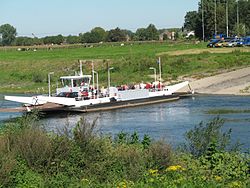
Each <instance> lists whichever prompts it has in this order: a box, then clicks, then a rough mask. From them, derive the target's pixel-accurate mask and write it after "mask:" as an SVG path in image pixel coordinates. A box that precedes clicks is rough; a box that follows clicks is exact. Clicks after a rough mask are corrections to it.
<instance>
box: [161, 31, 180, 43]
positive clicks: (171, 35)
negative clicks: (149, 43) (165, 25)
mask: <svg viewBox="0 0 250 188" xmlns="http://www.w3.org/2000/svg"><path fill="white" fill-rule="evenodd" d="M175 34H176V33H175V32H174V31H172V32H170V31H168V30H165V31H164V32H163V33H161V34H160V35H159V40H160V41H163V40H166V39H168V40H175Z"/></svg>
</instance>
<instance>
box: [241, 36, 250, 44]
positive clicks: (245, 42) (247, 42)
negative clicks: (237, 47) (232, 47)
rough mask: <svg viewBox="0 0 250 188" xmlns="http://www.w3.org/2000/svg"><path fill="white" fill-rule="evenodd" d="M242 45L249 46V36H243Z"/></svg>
mask: <svg viewBox="0 0 250 188" xmlns="http://www.w3.org/2000/svg"><path fill="white" fill-rule="evenodd" d="M243 45H244V46H250V37H246V38H244V42H243Z"/></svg>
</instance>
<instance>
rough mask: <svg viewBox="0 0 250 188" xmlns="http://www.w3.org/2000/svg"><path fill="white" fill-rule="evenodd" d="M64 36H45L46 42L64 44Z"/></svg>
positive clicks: (44, 41) (44, 40)
mask: <svg viewBox="0 0 250 188" xmlns="http://www.w3.org/2000/svg"><path fill="white" fill-rule="evenodd" d="M63 41H64V37H63V36H62V35H57V36H46V37H44V38H43V43H44V44H62V43H63Z"/></svg>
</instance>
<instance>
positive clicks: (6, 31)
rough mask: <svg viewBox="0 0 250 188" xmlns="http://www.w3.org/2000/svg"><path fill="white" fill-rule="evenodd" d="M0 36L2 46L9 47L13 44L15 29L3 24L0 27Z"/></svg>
mask: <svg viewBox="0 0 250 188" xmlns="http://www.w3.org/2000/svg"><path fill="white" fill-rule="evenodd" d="M0 34H1V35H2V45H4V46H7V45H11V43H12V42H14V40H15V38H16V35H17V32H16V28H14V27H13V26H11V25H10V24H4V25H1V26H0Z"/></svg>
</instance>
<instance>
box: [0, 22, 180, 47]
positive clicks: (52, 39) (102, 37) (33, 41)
mask: <svg viewBox="0 0 250 188" xmlns="http://www.w3.org/2000/svg"><path fill="white" fill-rule="evenodd" d="M165 31H166V29H160V30H158V29H157V28H156V27H155V25H154V24H149V25H148V27H146V28H139V29H137V30H136V32H132V31H130V30H126V29H120V28H119V27H117V28H115V29H111V30H109V31H105V30H104V29H103V28H101V27H95V28H93V29H92V30H91V31H88V32H86V33H80V34H79V35H78V36H74V35H69V36H63V35H61V34H59V35H56V36H46V37H42V38H38V37H35V36H34V37H26V36H19V37H17V31H16V28H14V27H13V26H11V25H10V24H4V25H1V26H0V45H3V46H8V45H13V46H31V45H42V44H44V45H46V44H79V43H99V42H122V41H152V40H159V35H160V34H161V33H162V32H165ZM168 31H169V32H171V31H175V32H179V31H180V30H178V29H168ZM163 39H165V40H166V39H167V37H164V38H163Z"/></svg>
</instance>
